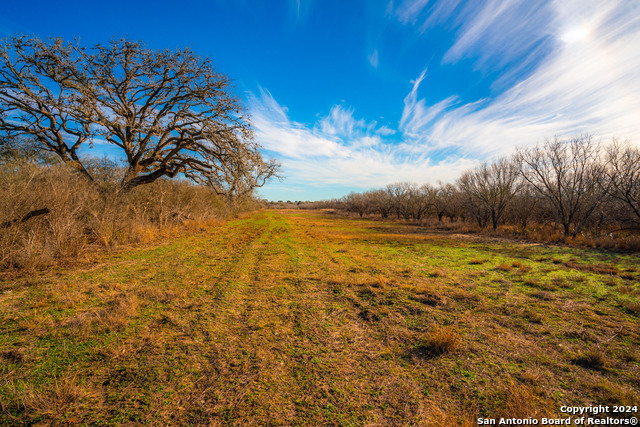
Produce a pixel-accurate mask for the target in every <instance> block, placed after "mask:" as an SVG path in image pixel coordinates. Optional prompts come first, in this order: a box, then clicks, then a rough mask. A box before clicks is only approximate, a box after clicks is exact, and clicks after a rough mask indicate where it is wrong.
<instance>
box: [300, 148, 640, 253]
mask: <svg viewBox="0 0 640 427" xmlns="http://www.w3.org/2000/svg"><path fill="white" fill-rule="evenodd" d="M318 206H322V207H325V208H327V207H331V208H334V209H340V210H343V211H347V212H351V213H354V214H357V215H359V216H360V217H363V216H371V215H377V216H380V217H382V218H396V219H402V220H407V221H415V222H418V223H422V224H426V223H430V224H432V225H436V226H441V227H446V228H458V229H465V230H468V231H483V230H484V231H486V230H489V231H491V232H496V233H499V232H507V233H510V234H512V235H516V236H522V237H524V238H529V239H535V240H542V241H554V242H574V243H579V244H586V245H589V246H602V247H607V248H611V249H614V248H618V249H634V250H637V249H640V237H639V233H638V232H639V231H640V149H638V147H637V146H634V145H632V144H631V143H629V142H624V143H621V142H619V141H617V140H615V139H614V140H613V141H611V142H610V143H607V144H603V143H601V142H599V141H596V139H595V138H594V137H593V136H591V135H582V136H578V137H573V138H570V139H559V138H554V139H547V140H545V142H544V143H542V144H538V145H537V146H534V147H530V148H523V149H520V150H518V151H517V152H516V153H514V154H513V155H512V156H511V157H507V158H501V159H498V160H496V161H494V162H486V163H484V164H482V165H480V166H478V167H477V168H475V169H473V170H468V171H466V172H464V173H463V174H462V175H461V176H460V178H459V179H458V180H457V181H456V182H454V183H447V184H443V183H440V184H439V185H431V184H422V185H418V184H415V183H408V182H403V183H396V184H391V185H388V186H387V187H385V188H382V189H375V190H371V191H366V192H362V193H351V194H349V195H347V196H345V197H343V198H342V199H337V200H331V201H324V202H319V203H317V204H315V205H314V206H313V207H318ZM309 207H311V206H309Z"/></svg>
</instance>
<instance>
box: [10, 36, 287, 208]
mask: <svg viewBox="0 0 640 427" xmlns="http://www.w3.org/2000/svg"><path fill="white" fill-rule="evenodd" d="M2 135H4V136H5V137H7V140H9V141H10V140H11V138H12V137H16V136H27V137H31V138H33V139H34V140H35V141H36V143H37V146H38V147H40V148H41V149H42V150H45V151H48V152H51V153H55V154H56V155H57V156H58V157H60V159H61V160H62V161H63V162H64V163H65V164H67V165H69V166H71V167H72V168H73V169H74V170H76V171H77V172H78V173H80V174H81V175H83V176H85V177H86V178H88V179H89V180H92V181H93V180H94V177H93V176H92V175H91V173H90V171H89V170H88V168H87V167H86V165H85V164H84V160H83V156H82V155H81V154H86V153H87V152H88V151H87V149H88V148H91V147H93V146H94V145H97V144H107V145H108V146H110V147H116V148H117V150H118V151H119V153H120V155H121V157H122V158H123V159H124V161H125V168H126V173H125V174H124V177H123V178H122V180H121V182H120V186H121V189H123V190H129V189H131V188H133V187H136V186H138V185H141V184H145V183H150V182H153V181H155V180H157V179H158V178H160V177H163V176H166V177H175V176H177V175H178V174H180V173H182V174H183V175H184V176H185V177H187V178H189V179H191V180H194V181H196V182H199V183H203V184H206V185H209V186H211V187H212V188H213V189H214V190H216V192H218V193H221V194H226V195H229V196H235V195H241V194H245V193H248V192H250V191H251V190H253V189H254V188H255V187H260V186H262V185H264V183H265V182H266V181H267V180H268V179H269V178H272V177H274V176H277V171H278V164H277V163H276V162H275V161H267V160H265V159H264V158H263V156H262V155H261V153H260V151H259V149H260V146H259V145H258V144H257V143H256V142H255V141H254V140H253V134H252V131H251V126H250V121H249V118H248V117H247V115H246V114H245V112H244V110H243V107H242V105H241V104H240V102H239V101H238V99H237V98H236V97H235V96H234V94H233V88H232V85H231V82H230V80H229V78H228V77H227V76H226V75H224V74H221V73H219V72H218V71H216V69H215V68H214V66H213V65H212V62H211V60H210V59H209V58H201V57H198V56H196V55H195V54H194V53H193V52H191V51H190V50H189V49H183V50H175V51H171V50H165V51H161V52H158V51H153V50H150V49H148V48H146V47H145V46H144V45H143V44H141V43H139V42H134V41H129V40H114V41H111V42H110V43H108V44H106V45H100V44H98V45H96V46H93V47H91V48H86V47H83V46H81V45H80V44H79V43H77V42H73V43H69V42H65V41H63V40H61V39H52V40H49V41H41V40H39V39H37V38H27V37H23V36H15V37H12V38H9V39H6V40H4V41H3V42H2V45H1V46H0V136H2Z"/></svg>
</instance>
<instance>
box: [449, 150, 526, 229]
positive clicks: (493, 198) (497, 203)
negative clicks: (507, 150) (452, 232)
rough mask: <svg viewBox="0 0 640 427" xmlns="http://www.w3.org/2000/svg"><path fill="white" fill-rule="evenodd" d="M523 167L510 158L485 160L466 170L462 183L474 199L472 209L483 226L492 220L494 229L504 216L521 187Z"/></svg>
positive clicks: (461, 187) (468, 194)
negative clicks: (519, 181)
mask: <svg viewBox="0 0 640 427" xmlns="http://www.w3.org/2000/svg"><path fill="white" fill-rule="evenodd" d="M518 176H519V168H518V167H517V166H516V164H515V163H514V162H513V161H511V160H507V159H501V160H499V161H497V162H495V163H491V164H487V163H484V164H482V165H481V166H480V167H478V168H476V169H475V170H473V171H469V172H466V173H464V174H463V175H462V176H461V177H460V179H459V180H458V186H459V187H460V189H461V190H462V192H463V193H465V194H466V195H467V197H468V198H469V199H470V203H469V209H470V210H471V211H472V212H471V214H472V215H473V216H474V217H475V218H476V219H477V220H478V224H479V225H480V226H481V227H485V226H486V224H487V222H488V221H491V225H492V226H493V229H494V230H495V229H497V228H498V224H499V223H500V222H501V221H502V220H503V217H504V213H505V210H506V209H507V206H508V205H509V202H510V201H511V199H512V198H513V196H514V195H515V193H516V192H517V190H518Z"/></svg>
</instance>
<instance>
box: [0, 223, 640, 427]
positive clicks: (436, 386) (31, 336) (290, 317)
mask: <svg viewBox="0 0 640 427" xmlns="http://www.w3.org/2000/svg"><path fill="white" fill-rule="evenodd" d="M639 297H640V262H639V258H638V256H632V255H620V254H612V253H606V252H598V251H594V250H577V249H568V248H563V247H550V246H544V245H528V244H522V243H514V242H509V241H502V240H495V239H494V240H488V239H481V238H474V237H470V236H460V235H452V234H445V233H435V232H430V231H429V230H426V229H422V228H419V227H416V226H409V225H401V224H396V223H385V222H380V221H371V220H360V219H349V218H344V217H340V216H336V215H331V214H328V213H323V212H301V211H266V212H259V213H256V214H253V215H251V216H248V217H245V218H241V219H238V220H235V221H231V222H228V223H226V224H223V225H221V226H218V227H214V228H211V229H207V230H202V231H201V232H199V233H196V234H192V235H188V236H183V237H179V238H175V239H172V240H170V241H166V242H164V243H162V244H160V245H157V246H153V247H145V248H140V249H135V250H128V251H124V252H121V253H119V254H115V255H105V256H102V257H101V258H99V259H94V260H93V261H91V262H89V261H87V262H83V263H78V265H77V266H75V267H73V268H71V267H64V268H63V267H59V268H57V269H51V270H49V271H47V272H41V273H37V274H30V275H28V276H23V277H8V276H6V277H4V278H3V279H1V281H0V424H1V425H14V424H17V425H20V424H33V423H41V424H42V425H46V424H54V425H62V424H64V425H74V424H77V425H81V424H95V425H119V424H123V423H131V424H136V423H141V424H154V425H165V424H174V425H183V424H192V425H202V424H205V425H227V424H228V425H443V426H457V425H476V418H477V417H489V418H496V417H501V416H502V417H520V418H522V417H544V416H561V415H563V414H561V413H560V407H561V406H562V405H572V406H575V405H591V404H601V405H606V404H609V405H612V404H624V405H634V404H635V405H637V404H640V298H639ZM609 415H611V414H609ZM635 416H636V417H637V416H638V415H637V413H636V414H635ZM565 417H566V415H565Z"/></svg>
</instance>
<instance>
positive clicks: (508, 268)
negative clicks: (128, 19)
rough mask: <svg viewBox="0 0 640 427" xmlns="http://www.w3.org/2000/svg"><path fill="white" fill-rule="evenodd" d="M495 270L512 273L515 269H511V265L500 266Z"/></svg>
mask: <svg viewBox="0 0 640 427" xmlns="http://www.w3.org/2000/svg"><path fill="white" fill-rule="evenodd" d="M495 269H496V270H498V271H511V270H512V269H513V267H511V266H510V265H509V264H498V265H497V266H496V267H495Z"/></svg>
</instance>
